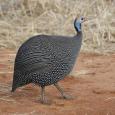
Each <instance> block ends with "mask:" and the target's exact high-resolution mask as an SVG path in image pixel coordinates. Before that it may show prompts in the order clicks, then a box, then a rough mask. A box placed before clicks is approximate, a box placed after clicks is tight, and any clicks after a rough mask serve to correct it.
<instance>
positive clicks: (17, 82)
mask: <svg viewBox="0 0 115 115" xmlns="http://www.w3.org/2000/svg"><path fill="white" fill-rule="evenodd" d="M85 19H86V18H84V17H80V18H75V20H74V22H73V23H74V28H75V30H76V34H75V35H74V36H61V35H60V36H59V35H44V34H41V35H36V36H33V37H31V38H29V39H28V40H26V41H25V42H24V43H23V44H22V45H21V46H20V47H19V49H18V51H17V54H16V57H15V63H14V73H13V82H12V90H11V92H14V91H15V90H16V89H17V88H19V87H22V86H24V85H27V84H29V83H33V84H35V85H38V86H39V87H40V88H41V94H40V95H41V98H40V102H41V103H42V104H47V103H48V101H47V99H46V97H45V87H46V86H49V85H54V86H55V87H56V88H57V89H58V90H59V92H60V93H61V95H62V97H63V98H64V99H71V96H68V95H67V94H65V92H64V91H63V89H62V88H61V87H60V86H59V84H58V83H59V81H60V80H62V79H64V78H65V77H66V76H67V75H69V73H70V72H71V71H72V69H73V66H74V64H75V61H76V59H77V57H78V55H79V52H80V49H81V45H82V37H83V33H82V23H83V22H84V21H85Z"/></svg>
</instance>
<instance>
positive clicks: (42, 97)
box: [40, 87, 51, 104]
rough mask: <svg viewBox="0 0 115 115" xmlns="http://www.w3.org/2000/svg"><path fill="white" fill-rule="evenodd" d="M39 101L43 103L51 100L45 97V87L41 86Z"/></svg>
mask: <svg viewBox="0 0 115 115" xmlns="http://www.w3.org/2000/svg"><path fill="white" fill-rule="evenodd" d="M40 101H41V103H43V104H51V102H50V101H49V100H47V99H46V98H45V87H41V100H40Z"/></svg>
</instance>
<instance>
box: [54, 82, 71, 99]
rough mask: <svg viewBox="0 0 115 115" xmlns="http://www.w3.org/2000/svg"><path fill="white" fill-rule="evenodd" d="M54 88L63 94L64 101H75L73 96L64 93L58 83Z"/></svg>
mask: <svg viewBox="0 0 115 115" xmlns="http://www.w3.org/2000/svg"><path fill="white" fill-rule="evenodd" d="M54 86H55V87H56V88H57V89H58V90H59V92H60V93H61V95H62V97H63V98H64V99H73V97H72V96H69V95H67V94H65V92H64V91H63V89H62V88H61V87H60V86H59V85H58V83H55V84H54Z"/></svg>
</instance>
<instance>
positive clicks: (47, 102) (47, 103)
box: [40, 98, 51, 105]
mask: <svg viewBox="0 0 115 115" xmlns="http://www.w3.org/2000/svg"><path fill="white" fill-rule="evenodd" d="M40 102H41V103H42V104H45V105H51V100H49V99H46V98H45V99H41V100H40Z"/></svg>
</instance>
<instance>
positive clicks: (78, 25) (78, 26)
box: [74, 17, 86, 32]
mask: <svg viewBox="0 0 115 115" xmlns="http://www.w3.org/2000/svg"><path fill="white" fill-rule="evenodd" d="M85 21H86V18H84V17H80V18H78V19H77V18H75V21H74V27H75V29H76V31H77V32H81V31H82V30H81V23H83V22H85Z"/></svg>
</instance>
